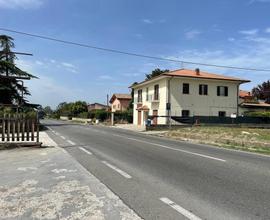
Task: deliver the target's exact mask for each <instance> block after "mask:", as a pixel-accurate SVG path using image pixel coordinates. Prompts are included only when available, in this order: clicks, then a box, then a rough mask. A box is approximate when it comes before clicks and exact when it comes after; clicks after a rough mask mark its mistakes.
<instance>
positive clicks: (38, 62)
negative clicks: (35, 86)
mask: <svg viewBox="0 0 270 220" xmlns="http://www.w3.org/2000/svg"><path fill="white" fill-rule="evenodd" d="M35 63H36V64H37V65H40V66H43V65H44V63H43V62H42V61H39V60H36V61H35Z"/></svg>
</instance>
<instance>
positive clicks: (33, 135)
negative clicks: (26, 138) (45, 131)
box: [31, 119, 35, 141]
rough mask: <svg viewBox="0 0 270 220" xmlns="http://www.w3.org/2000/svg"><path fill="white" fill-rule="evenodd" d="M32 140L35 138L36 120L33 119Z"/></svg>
mask: <svg viewBox="0 0 270 220" xmlns="http://www.w3.org/2000/svg"><path fill="white" fill-rule="evenodd" d="M31 128H32V129H31V141H34V140H35V120H33V119H31Z"/></svg>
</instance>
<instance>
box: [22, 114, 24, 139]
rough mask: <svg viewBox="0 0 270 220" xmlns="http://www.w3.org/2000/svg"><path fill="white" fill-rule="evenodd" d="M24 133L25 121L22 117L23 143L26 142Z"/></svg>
mask: <svg viewBox="0 0 270 220" xmlns="http://www.w3.org/2000/svg"><path fill="white" fill-rule="evenodd" d="M24 132H25V120H24V117H23V116H22V141H24Z"/></svg>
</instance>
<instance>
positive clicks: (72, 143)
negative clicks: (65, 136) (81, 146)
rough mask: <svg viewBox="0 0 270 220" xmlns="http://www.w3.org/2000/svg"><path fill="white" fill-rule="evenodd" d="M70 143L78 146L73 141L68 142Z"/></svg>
mask: <svg viewBox="0 0 270 220" xmlns="http://www.w3.org/2000/svg"><path fill="white" fill-rule="evenodd" d="M67 142H68V143H70V144H71V145H76V144H75V143H74V142H72V141H71V140H67Z"/></svg>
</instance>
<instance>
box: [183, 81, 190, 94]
mask: <svg viewBox="0 0 270 220" xmlns="http://www.w3.org/2000/svg"><path fill="white" fill-rule="evenodd" d="M183 94H189V84H188V83H183Z"/></svg>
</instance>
